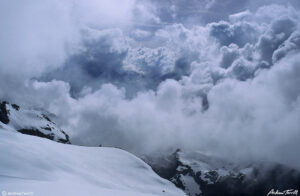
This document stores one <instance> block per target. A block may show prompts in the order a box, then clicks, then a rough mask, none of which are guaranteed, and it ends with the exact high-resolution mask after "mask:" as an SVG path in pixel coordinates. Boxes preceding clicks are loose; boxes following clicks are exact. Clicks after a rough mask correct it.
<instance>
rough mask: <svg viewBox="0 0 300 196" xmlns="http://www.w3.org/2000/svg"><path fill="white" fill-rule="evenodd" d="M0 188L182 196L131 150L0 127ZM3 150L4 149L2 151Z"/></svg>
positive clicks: (40, 193)
mask: <svg viewBox="0 0 300 196" xmlns="http://www.w3.org/2000/svg"><path fill="white" fill-rule="evenodd" d="M0 149H2V150H1V156H0V191H6V193H9V192H33V193H34V195H35V196H53V195H55V196H66V195H69V196H77V195H78V196H82V195H99V196H102V195H103V196H159V195H161V196H177V195H178V196H183V195H185V194H184V193H183V192H182V191H181V190H180V189H178V188H176V187H175V186H174V185H173V184H172V183H171V182H169V181H167V180H165V179H162V178H161V177H159V176H158V175H157V174H156V173H154V172H153V170H152V169H151V167H150V166H148V165H147V164H146V163H144V162H143V161H142V160H140V159H139V158H137V157H135V156H134V155H132V154H130V153H128V152H125V151H123V150H120V149H115V148H105V147H83V146H75V145H66V144H60V143H57V142H53V141H50V140H47V139H44V138H39V137H34V136H29V135H24V134H20V133H17V132H12V131H10V130H7V129H3V130H1V131H0ZM3 149H5V150H3Z"/></svg>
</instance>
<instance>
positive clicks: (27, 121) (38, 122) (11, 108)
mask: <svg viewBox="0 0 300 196" xmlns="http://www.w3.org/2000/svg"><path fill="white" fill-rule="evenodd" d="M1 126H2V127H10V128H11V130H16V131H18V132H20V133H23V134H27V135H35V136H39V137H44V138H47V139H50V140H54V141H57V142H60V143H70V140H69V136H68V135H67V134H66V133H65V132H64V131H63V130H61V129H60V128H59V127H58V126H57V125H56V124H55V123H54V122H53V121H51V119H50V118H49V117H48V115H46V112H43V111H39V110H33V109H24V108H21V107H19V106H18V105H16V104H9V103H7V102H0V128H1Z"/></svg>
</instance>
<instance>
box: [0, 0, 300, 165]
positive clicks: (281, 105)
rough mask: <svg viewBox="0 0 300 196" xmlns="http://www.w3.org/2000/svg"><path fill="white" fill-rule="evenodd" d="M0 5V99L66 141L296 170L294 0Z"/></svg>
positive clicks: (299, 102) (299, 134)
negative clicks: (65, 134)
mask: <svg viewBox="0 0 300 196" xmlns="http://www.w3.org/2000/svg"><path fill="white" fill-rule="evenodd" d="M222 2H223V1H222ZM1 4H2V5H1V6H0V9H1V10H0V11H1V12H0V13H1V17H0V18H1V19H0V22H1V26H2V28H3V31H1V32H0V40H1V43H4V44H2V45H1V46H0V51H1V52H0V57H1V58H0V59H1V60H0V64H1V67H0V76H1V77H0V80H1V82H0V87H1V88H0V89H1V90H0V97H1V99H7V100H9V101H10V100H12V101H15V102H18V103H20V104H23V105H27V106H28V107H29V106H34V105H35V106H38V107H42V108H45V109H47V110H49V111H50V112H53V113H55V114H56V115H57V116H58V119H60V124H61V126H63V128H64V129H65V130H68V131H69V133H70V135H71V137H72V138H71V139H72V141H73V143H77V144H84V145H99V144H101V145H106V146H118V147H122V148H125V149H127V150H130V151H132V152H135V153H137V154H151V153H155V152H156V151H158V150H159V151H161V152H164V151H165V152H168V151H173V150H175V149H176V148H187V149H198V150H201V151H204V152H206V153H211V154H216V155H221V156H226V157H230V158H234V159H236V160H249V159H260V160H261V159H267V160H272V161H278V162H282V163H288V164H291V165H294V166H297V165H299V163H300V160H299V158H298V156H297V149H299V147H300V146H299V142H297V141H299V139H300V130H299V127H300V126H299V125H300V124H299V122H300V98H299V97H300V96H299V95H300V87H299V83H300V79H299V78H300V77H299V76H300V64H299V62H300V55H299V51H300V29H299V21H300V20H299V17H300V14H299V3H297V1H292V0H291V1H286V2H285V3H284V4H282V3H280V2H276V1H259V2H255V1H251V2H248V1H233V0H231V1H230V0H228V1H226V2H225V3H221V2H219V1H217V0H216V1H190V2H189V3H187V4H183V3H182V2H181V1H179V0H178V1H168V2H158V1H153V2H150V1H133V0H126V1H122V2H121V1H119V0H114V1H101V2H100V1H94V0H89V1H71V0H69V1H63V2H61V1H60V2H58V1H57V2H56V1H51V2H50V1H49V2H48V1H46V2H43V3H42V2H37V1H33V0H32V1H29V2H27V3H26V4H25V3H24V5H23V4H22V3H16V2H14V1H3V2H1ZM232 5H235V6H232ZM196 8H197V9H196ZM200 8H201V9H200ZM12 10H13V11H12ZM279 155H280V156H279Z"/></svg>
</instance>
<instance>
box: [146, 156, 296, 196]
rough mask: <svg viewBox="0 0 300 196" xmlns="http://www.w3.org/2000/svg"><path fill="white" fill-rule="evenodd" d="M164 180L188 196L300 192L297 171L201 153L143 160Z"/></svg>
mask: <svg viewBox="0 0 300 196" xmlns="http://www.w3.org/2000/svg"><path fill="white" fill-rule="evenodd" d="M144 160H145V161H146V162H147V163H148V164H150V165H151V166H152V168H153V169H154V170H155V171H156V172H157V173H158V174H159V175H160V176H162V177H163V178H165V179H168V180H170V181H171V182H173V183H174V184H175V185H176V186H177V187H179V188H181V189H182V190H184V191H185V192H186V193H187V194H188V195H189V196H215V195H220V193H222V196H236V195H243V196H253V195H267V194H268V192H269V191H270V190H271V189H275V190H276V189H278V190H288V189H295V190H299V189H300V172H299V170H296V169H293V168H289V167H288V166H285V165H281V164H276V163H270V162H260V163H247V164H246V163H244V164H236V163H235V164H234V163H231V162H229V161H227V160H224V159H222V158H218V157H214V156H207V155H204V154H202V153H200V152H191V151H180V150H178V151H176V152H175V153H173V154H172V155H170V156H167V157H159V158H153V157H152V158H149V157H148V158H144Z"/></svg>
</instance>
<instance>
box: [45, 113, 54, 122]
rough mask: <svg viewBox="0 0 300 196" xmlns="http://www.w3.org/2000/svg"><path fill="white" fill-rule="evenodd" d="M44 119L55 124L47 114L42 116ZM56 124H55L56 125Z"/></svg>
mask: <svg viewBox="0 0 300 196" xmlns="http://www.w3.org/2000/svg"><path fill="white" fill-rule="evenodd" d="M42 116H43V118H44V119H46V120H47V121H49V122H51V123H54V122H52V121H51V119H50V118H49V117H48V116H47V115H46V114H42ZM54 124H55V123H54Z"/></svg>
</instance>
